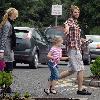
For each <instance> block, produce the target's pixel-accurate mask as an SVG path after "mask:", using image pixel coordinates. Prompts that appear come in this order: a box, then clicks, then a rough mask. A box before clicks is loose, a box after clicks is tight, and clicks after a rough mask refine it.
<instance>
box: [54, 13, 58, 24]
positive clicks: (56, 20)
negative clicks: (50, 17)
mask: <svg viewBox="0 0 100 100" xmlns="http://www.w3.org/2000/svg"><path fill="white" fill-rule="evenodd" d="M55 17H56V19H55V26H57V20H58V16H57V15H56V16H55Z"/></svg>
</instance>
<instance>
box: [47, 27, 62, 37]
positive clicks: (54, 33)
mask: <svg viewBox="0 0 100 100" xmlns="http://www.w3.org/2000/svg"><path fill="white" fill-rule="evenodd" d="M55 36H62V37H63V36H64V32H63V31H60V30H57V29H55V28H50V29H47V30H46V37H47V38H54V37H55Z"/></svg>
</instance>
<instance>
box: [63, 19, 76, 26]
mask: <svg viewBox="0 0 100 100" xmlns="http://www.w3.org/2000/svg"><path fill="white" fill-rule="evenodd" d="M64 24H65V25H66V24H67V25H68V26H69V27H73V25H74V21H73V19H72V18H69V19H68V20H67V21H66V22H65V23H64Z"/></svg>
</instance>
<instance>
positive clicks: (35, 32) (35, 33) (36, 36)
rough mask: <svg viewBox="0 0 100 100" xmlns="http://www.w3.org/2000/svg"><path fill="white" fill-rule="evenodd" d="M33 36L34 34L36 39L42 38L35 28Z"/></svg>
mask: <svg viewBox="0 0 100 100" xmlns="http://www.w3.org/2000/svg"><path fill="white" fill-rule="evenodd" d="M34 36H35V38H36V39H38V40H42V38H41V35H40V34H39V33H38V32H37V31H35V30H34Z"/></svg>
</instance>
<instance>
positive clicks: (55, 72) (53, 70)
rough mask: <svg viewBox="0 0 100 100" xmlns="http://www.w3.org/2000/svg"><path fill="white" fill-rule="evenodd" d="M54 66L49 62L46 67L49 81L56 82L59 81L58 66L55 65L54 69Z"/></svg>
mask: <svg viewBox="0 0 100 100" xmlns="http://www.w3.org/2000/svg"><path fill="white" fill-rule="evenodd" d="M53 66H54V63H53V62H51V61H49V62H48V67H49V69H50V71H51V75H50V78H49V79H50V80H58V79H59V70H58V66H57V65H56V66H55V67H53Z"/></svg>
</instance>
